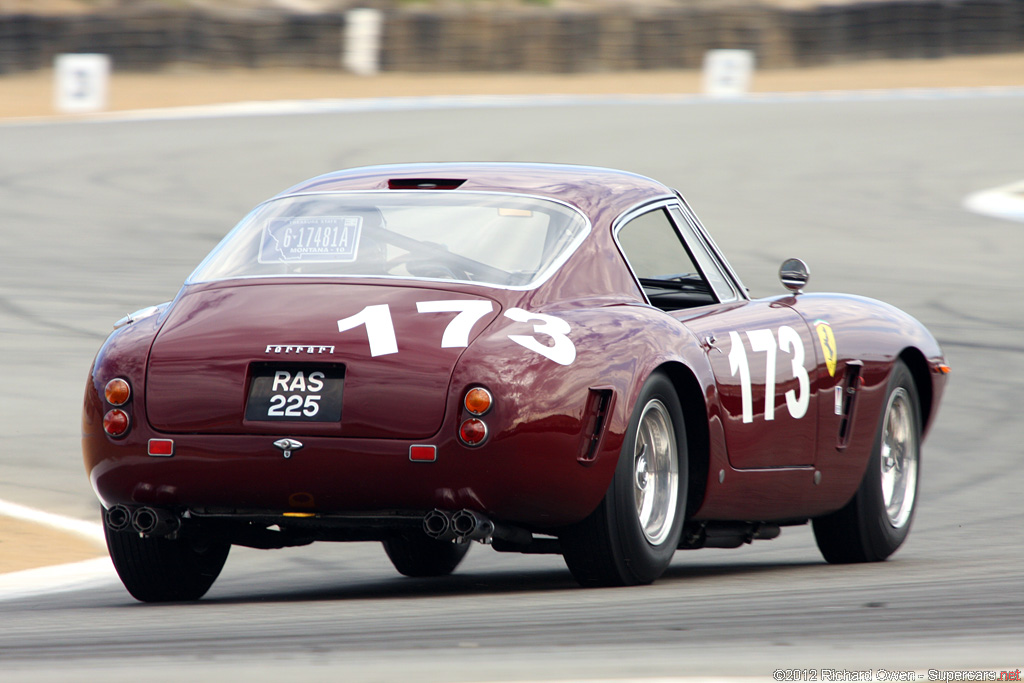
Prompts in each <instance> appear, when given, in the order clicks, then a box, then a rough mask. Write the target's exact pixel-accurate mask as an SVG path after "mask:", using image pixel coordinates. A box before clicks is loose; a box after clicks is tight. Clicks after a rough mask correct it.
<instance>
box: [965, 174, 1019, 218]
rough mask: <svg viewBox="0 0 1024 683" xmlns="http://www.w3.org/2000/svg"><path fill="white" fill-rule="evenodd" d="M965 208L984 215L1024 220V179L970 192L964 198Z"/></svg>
mask: <svg viewBox="0 0 1024 683" xmlns="http://www.w3.org/2000/svg"><path fill="white" fill-rule="evenodd" d="M964 208H965V209H967V210H968V211H973V212H975V213H980V214H981V215H983V216H992V217H994V218H1005V219H1006V220H1008V221H1021V222H1024V180H1021V181H1019V182H1016V183H1011V184H1009V185H1002V186H1000V187H994V188H992V189H991V190H982V191H981V192H975V193H973V194H970V195H968V196H967V198H966V199H964Z"/></svg>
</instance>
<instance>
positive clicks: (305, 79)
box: [0, 53, 1024, 119]
mask: <svg viewBox="0 0 1024 683" xmlns="http://www.w3.org/2000/svg"><path fill="white" fill-rule="evenodd" d="M1022 85H1024V53H1013V54H1008V55H986V56H979V57H958V58H949V59H940V60H880V61H871V62H858V63H853V64H843V65H836V66H826V67H814V68H806V69H776V70H764V71H758V72H756V74H755V76H754V81H753V87H752V89H753V90H754V91H755V92H801V91H820V90H870V89H892V88H962V87H982V86H1022ZM109 90H110V104H109V108H108V109H109V110H110V111H125V110H134V109H151V108H164V107H180V106H189V105H209V104H223V103H231V102H250V101H273V100H306V99H334V98H374V97H415V96H431V95H533V94H562V95H590V94H594V95H610V94H658V93H682V94H687V93H699V92H700V91H701V74H700V72H699V71H696V70H693V71H639V72H625V73H621V72H615V73H586V74H519V73H496V74H490V73H488V74H481V73H470V74H407V73H403V74H398V73H385V74H380V75H377V76H368V77H360V76H354V75H351V74H347V73H344V72H332V71H309V70H303V71H297V70H284V69H265V70H237V69H227V70H206V69H197V68H178V69H174V70H169V71H163V72H158V73H117V72H115V73H114V74H112V76H111V79H110V88H109ZM53 91H54V77H53V72H52V71H39V72H32V73H27V74H10V75H5V76H0V118H8V119H9V118H21V117H50V116H56V115H57V114H56V112H55V110H54V106H53V99H54V96H53Z"/></svg>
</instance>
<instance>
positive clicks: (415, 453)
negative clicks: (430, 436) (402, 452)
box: [409, 446, 437, 462]
mask: <svg viewBox="0 0 1024 683" xmlns="http://www.w3.org/2000/svg"><path fill="white" fill-rule="evenodd" d="M409 459H410V460H412V461H413V462H434V461H435V460H437V446H409Z"/></svg>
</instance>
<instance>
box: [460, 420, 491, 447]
mask: <svg viewBox="0 0 1024 683" xmlns="http://www.w3.org/2000/svg"><path fill="white" fill-rule="evenodd" d="M459 438H460V439H462V443H464V444H466V445H467V446H479V445H480V444H482V443H483V441H484V439H486V438H487V425H485V424H484V423H483V420H478V419H476V418H475V417H473V418H470V419H468V420H466V421H465V422H463V423H462V426H461V427H459Z"/></svg>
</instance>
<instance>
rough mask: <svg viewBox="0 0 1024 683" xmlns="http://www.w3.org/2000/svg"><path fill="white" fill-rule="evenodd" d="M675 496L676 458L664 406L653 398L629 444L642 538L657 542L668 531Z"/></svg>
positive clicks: (672, 514) (635, 500) (677, 492)
mask: <svg viewBox="0 0 1024 683" xmlns="http://www.w3.org/2000/svg"><path fill="white" fill-rule="evenodd" d="M678 495H679V458H678V455H677V452H676V435H675V430H674V429H673V428H672V418H671V417H669V413H668V408H666V407H665V404H664V403H662V402H661V401H659V400H657V399H652V400H651V401H649V402H648V403H647V405H645V406H644V409H643V412H642V413H641V414H640V423H639V425H638V426H637V430H636V441H635V442H634V444H633V502H634V503H635V504H636V517H637V521H638V522H639V523H640V528H641V529H642V530H643V532H644V537H645V538H646V539H647V541H648V542H649V543H651V544H652V545H661V544H662V543H664V542H665V539H666V538H668V535H669V533H670V532H671V531H672V524H673V522H675V517H676V500H677V497H678Z"/></svg>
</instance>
